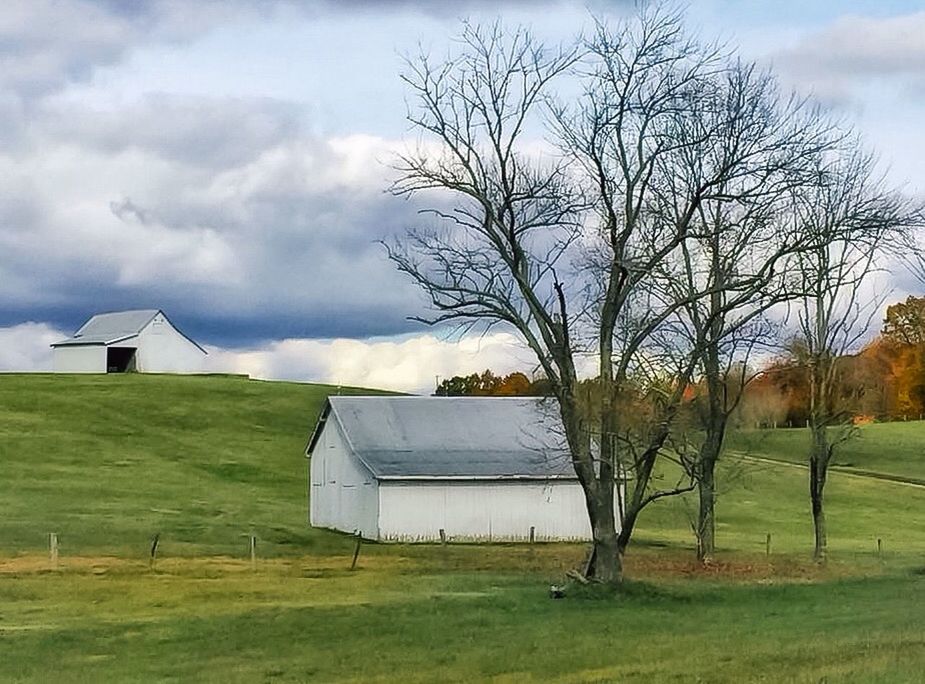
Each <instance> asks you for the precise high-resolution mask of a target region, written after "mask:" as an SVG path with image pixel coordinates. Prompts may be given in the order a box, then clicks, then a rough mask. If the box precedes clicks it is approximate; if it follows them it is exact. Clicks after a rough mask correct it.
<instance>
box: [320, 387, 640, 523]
mask: <svg viewBox="0 0 925 684" xmlns="http://www.w3.org/2000/svg"><path fill="white" fill-rule="evenodd" d="M306 455H307V456H309V457H310V458H311V465H310V468H309V502H310V503H309V508H310V523H311V524H312V525H313V526H315V527H327V528H331V529H335V530H342V531H344V532H359V533H360V534H362V536H363V537H365V538H367V539H376V540H380V541H432V540H437V539H440V534H441V530H443V532H444V534H445V536H446V538H447V539H449V540H460V541H463V540H465V541H522V540H527V539H529V538H530V536H531V528H532V530H533V535H534V538H535V539H536V540H537V541H564V540H575V541H578V540H587V539H590V537H591V527H590V524H589V522H588V513H587V508H586V506H585V498H584V494H583V492H582V489H581V486H580V485H579V483H578V480H577V478H576V476H575V473H574V470H573V468H572V465H571V458H570V456H569V452H568V451H567V449H565V448H564V437H563V435H562V430H561V421H560V419H559V418H558V414H557V411H556V410H555V407H554V406H553V405H551V404H550V402H549V401H548V400H542V399H537V398H520V397H517V398H513V397H512V398H507V397H505V398H501V397H347V396H336V397H329V399H328V401H327V403H326V404H325V407H324V409H323V411H322V414H321V417H320V418H319V421H318V423H317V425H316V426H315V429H314V431H313V433H312V435H311V438H310V440H309V443H308V447H307V449H306ZM615 489H616V492H615V497H614V498H615V500H616V501H621V500H622V491H621V490H620V487H619V486H618V487H616V488H615Z"/></svg>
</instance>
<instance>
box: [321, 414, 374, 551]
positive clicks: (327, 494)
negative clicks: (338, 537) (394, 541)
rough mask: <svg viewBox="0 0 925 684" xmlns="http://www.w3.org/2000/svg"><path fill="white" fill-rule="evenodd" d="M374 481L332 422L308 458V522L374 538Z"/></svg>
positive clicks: (338, 426)
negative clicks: (309, 465)
mask: <svg viewBox="0 0 925 684" xmlns="http://www.w3.org/2000/svg"><path fill="white" fill-rule="evenodd" d="M377 490H378V483H377V482H376V480H375V478H374V477H373V476H372V474H371V473H370V472H369V470H368V469H367V468H366V467H365V466H364V465H363V464H362V463H360V461H359V460H358V459H357V458H356V456H354V455H353V453H352V452H351V450H350V448H349V446H348V445H347V441H346V438H345V437H344V434H343V430H342V429H341V427H340V425H338V424H337V423H336V421H332V423H331V425H329V426H328V429H326V430H324V431H323V433H322V434H321V435H320V439H319V440H318V443H317V446H316V449H315V451H314V452H313V454H312V459H311V486H310V492H309V505H310V523H311V524H312V526H314V527H327V528H330V529H334V530H343V531H345V532H354V531H359V532H360V534H361V535H362V536H363V537H365V538H366V539H378V538H379V530H378V514H379V510H378V509H379V495H378V492H377Z"/></svg>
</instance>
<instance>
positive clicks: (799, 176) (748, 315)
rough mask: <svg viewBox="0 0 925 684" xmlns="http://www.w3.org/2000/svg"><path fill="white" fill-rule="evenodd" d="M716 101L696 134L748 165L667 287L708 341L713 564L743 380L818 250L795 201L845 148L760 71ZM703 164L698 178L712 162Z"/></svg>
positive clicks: (703, 530) (707, 473)
mask: <svg viewBox="0 0 925 684" xmlns="http://www.w3.org/2000/svg"><path fill="white" fill-rule="evenodd" d="M715 98H717V102H716V104H715V105H714V106H712V107H710V108H709V110H708V111H706V112H699V111H698V112H697V120H696V125H697V126H698V127H699V128H700V129H702V130H703V129H706V128H707V127H712V128H714V129H717V130H719V131H720V134H719V135H716V136H715V138H716V148H717V152H715V153H714V154H718V156H719V158H720V159H723V160H730V159H731V160H738V169H737V170H738V172H737V173H735V174H732V175H730V176H729V177H728V178H726V179H724V181H723V182H722V183H721V184H720V185H718V186H717V187H716V189H715V191H714V192H712V193H711V194H710V195H709V196H707V197H705V198H704V199H703V201H701V202H700V203H699V205H698V207H697V212H696V215H695V219H694V222H695V227H694V230H693V234H692V236H691V238H690V239H688V240H686V241H685V242H684V243H682V245H681V254H682V256H683V268H682V269H680V273H678V274H675V273H669V274H668V277H667V279H666V282H667V283H668V286H669V287H673V288H674V289H675V290H676V292H677V294H676V295H675V296H676V298H679V299H684V300H685V301H686V304H685V306H684V308H683V309H682V310H681V311H680V312H679V315H681V316H682V317H683V318H684V322H685V325H686V326H687V327H688V328H689V335H690V337H691V338H692V339H695V340H700V345H699V348H700V358H699V360H698V372H699V376H700V379H701V381H702V389H703V390H704V396H703V397H702V400H701V401H700V402H699V403H698V409H699V411H698V415H699V417H700V419H701V427H702V429H703V439H702V441H701V444H700V449H699V458H698V459H697V463H696V469H695V470H696V472H695V479H696V482H697V489H698V493H699V512H698V520H697V524H696V527H695V531H696V536H697V540H698V557H699V558H700V559H701V560H704V561H709V560H710V559H711V558H712V556H713V553H714V550H715V499H716V481H715V469H716V463H717V461H718V459H719V457H720V454H721V452H722V448H723V443H724V439H725V433H726V427H727V424H728V421H729V417H730V415H731V414H732V412H733V411H734V410H735V408H736V406H737V404H738V401H739V399H740V397H741V396H742V392H743V389H744V384H745V383H746V382H747V381H748V379H749V376H748V375H747V374H745V373H741V372H736V371H737V370H738V369H741V368H742V367H743V366H746V365H747V364H748V360H749V357H750V355H751V353H752V352H753V350H754V349H755V348H756V347H757V346H762V345H764V346H765V347H767V345H768V342H769V339H768V337H769V333H770V332H771V330H772V329H773V326H771V325H769V321H768V320H767V319H766V318H765V314H766V313H767V312H768V311H769V310H770V309H772V308H773V307H776V306H778V305H779V304H781V303H782V302H785V301H787V300H789V299H792V298H794V297H795V296H797V294H798V292H799V290H798V289H797V288H795V287H794V281H795V279H794V273H795V257H796V256H797V255H799V254H800V253H801V252H802V251H805V250H807V249H811V248H813V247H814V246H815V244H816V237H815V236H813V235H811V234H809V233H807V232H806V231H804V230H802V229H801V226H799V225H798V224H797V223H796V222H795V221H794V220H793V217H792V210H791V207H790V203H789V202H788V201H787V198H789V197H790V196H791V195H792V194H793V193H795V192H798V191H799V189H800V188H802V187H804V186H805V185H806V184H807V183H808V182H811V181H812V179H813V177H814V172H815V169H816V167H817V164H818V160H819V158H820V156H821V155H823V154H825V153H826V152H827V151H830V150H831V149H832V148H833V147H834V146H835V145H836V144H837V141H838V139H839V135H838V134H837V132H836V131H835V130H834V127H833V126H832V124H831V123H830V122H829V121H828V120H827V118H826V117H825V116H823V115H822V114H821V113H820V111H819V110H818V109H817V108H815V107H813V106H811V105H809V104H808V103H807V101H806V100H801V99H796V98H794V97H792V96H791V97H790V98H784V97H782V96H781V94H780V93H779V90H778V88H777V85H776V83H775V81H774V79H773V77H772V76H771V75H770V74H769V73H767V72H760V71H758V70H757V69H756V67H755V66H754V65H750V64H743V63H738V64H737V65H736V66H735V67H734V68H731V69H729V70H728V71H727V72H726V74H725V78H724V81H723V84H722V87H721V88H718V89H717V92H716V94H715ZM694 163H695V164H696V166H695V167H694V170H693V171H692V173H696V172H697V171H698V170H699V169H700V168H701V167H702V165H703V161H702V160H700V159H697V160H695V162H694ZM679 275H680V276H681V277H678V276H679ZM698 293H702V295H703V296H698Z"/></svg>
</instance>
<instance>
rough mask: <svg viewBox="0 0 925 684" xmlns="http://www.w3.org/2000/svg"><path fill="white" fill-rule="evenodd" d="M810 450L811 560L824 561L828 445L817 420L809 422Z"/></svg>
mask: <svg viewBox="0 0 925 684" xmlns="http://www.w3.org/2000/svg"><path fill="white" fill-rule="evenodd" d="M810 431H811V432H812V440H813V443H812V450H811V452H810V458H809V497H810V503H811V505H812V513H813V534H814V545H813V558H814V559H815V560H816V561H817V562H820V563H824V562H825V560H826V552H827V538H826V522H825V481H826V472H827V468H828V457H829V443H828V435H827V434H826V427H825V425H824V424H822V423H821V422H820V421H818V419H815V418H813V419H811V420H810Z"/></svg>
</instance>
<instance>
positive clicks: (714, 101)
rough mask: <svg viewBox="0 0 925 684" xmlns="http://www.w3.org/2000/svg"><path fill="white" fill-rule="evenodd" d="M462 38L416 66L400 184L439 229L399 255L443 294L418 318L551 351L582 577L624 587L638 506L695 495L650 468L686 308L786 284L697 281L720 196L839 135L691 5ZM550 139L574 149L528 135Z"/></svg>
mask: <svg viewBox="0 0 925 684" xmlns="http://www.w3.org/2000/svg"><path fill="white" fill-rule="evenodd" d="M460 46H461V50H460V53H459V55H458V56H456V57H452V58H450V59H448V60H446V61H440V62H438V63H435V62H433V61H432V60H431V59H429V58H428V57H427V56H420V57H418V58H416V59H413V60H409V62H408V67H407V71H406V73H405V75H404V77H403V78H404V79H405V81H406V83H407V84H408V86H409V87H410V89H411V91H412V93H413V94H414V97H415V102H414V105H415V106H414V107H413V108H412V111H411V114H410V115H409V118H410V120H411V122H412V124H413V125H414V126H415V128H416V129H417V130H418V131H420V132H421V133H422V134H424V135H426V137H427V140H422V141H421V143H420V144H419V147H418V149H417V150H416V151H415V152H412V153H409V154H406V155H405V156H404V157H403V158H402V159H401V161H400V163H399V164H398V170H399V173H400V178H399V180H398V181H397V182H396V183H395V185H394V186H393V191H394V192H395V193H396V194H398V195H400V196H410V195H427V196H429V197H430V198H431V209H429V210H427V213H429V214H430V215H431V216H432V217H433V218H434V227H432V228H429V229H416V230H412V231H410V232H409V234H408V235H407V237H406V238H405V239H403V240H400V241H398V242H397V243H394V244H392V245H389V246H388V247H389V254H390V257H391V258H392V259H393V260H394V261H395V263H396V264H397V266H398V268H399V269H400V270H401V271H403V272H405V273H407V274H408V275H409V276H411V278H412V279H413V280H414V281H415V282H416V283H417V284H418V285H419V286H420V287H421V288H422V290H423V291H424V292H425V293H426V295H427V296H428V298H429V300H430V304H431V305H432V307H433V310H434V313H433V314H432V315H430V316H424V317H421V320H425V321H426V322H428V323H456V324H459V325H461V326H463V327H465V328H469V327H472V326H480V327H482V328H487V327H490V326H493V325H498V324H503V325H508V326H511V327H513V328H514V329H515V330H517V331H518V333H519V334H520V335H521V337H522V338H523V340H524V341H525V343H526V344H527V345H528V346H529V347H530V348H531V349H532V350H533V352H534V353H535V354H536V357H537V359H538V362H539V364H540V366H541V368H542V370H543V373H544V374H545V375H546V377H547V379H548V382H549V386H550V388H551V390H552V393H553V395H554V397H555V399H556V402H557V405H558V409H559V413H560V415H561V418H562V424H563V427H564V431H565V438H566V441H567V443H568V447H569V449H570V452H571V457H572V462H573V465H574V468H575V472H576V474H577V476H578V479H579V482H580V483H581V485H582V488H583V491H584V494H585V500H586V504H587V509H588V515H589V519H590V522H591V529H592V537H593V545H592V552H591V555H590V559H589V562H588V566H587V568H586V574H587V575H588V576H590V577H594V578H595V579H598V580H600V581H602V582H607V583H614V582H619V581H620V580H621V579H622V562H623V555H624V553H625V551H626V548H627V546H628V545H629V543H630V540H631V538H632V534H633V532H634V530H635V527H636V523H637V521H638V518H639V515H640V513H641V512H642V510H643V509H644V508H645V507H646V506H647V505H648V504H650V503H652V502H653V501H656V500H658V499H660V498H663V497H665V496H670V495H673V494H677V493H680V492H683V491H688V490H690V489H691V488H692V487H693V483H692V482H691V481H689V480H688V481H682V482H678V483H676V484H675V485H673V486H669V487H666V488H663V489H659V488H657V487H656V486H655V485H656V484H657V483H656V482H655V480H654V479H653V475H654V473H655V472H656V464H657V462H658V460H659V459H660V458H663V457H666V456H670V454H668V453H667V452H668V451H669V450H668V449H666V448H665V447H666V440H668V438H669V436H670V432H671V425H672V422H673V421H674V418H675V416H676V415H677V413H678V410H679V407H680V405H681V401H682V397H683V395H684V392H685V390H686V388H687V387H688V385H689V383H690V380H691V377H692V374H693V372H694V370H695V368H696V367H697V365H698V364H699V363H700V362H701V359H702V355H703V350H704V345H705V341H706V340H707V336H706V335H705V334H702V332H697V331H696V330H695V332H694V334H693V335H690V334H687V333H689V332H690V330H691V328H690V327H689V326H688V327H687V328H685V326H684V323H683V320H682V319H683V312H685V311H686V310H687V309H686V307H689V306H690V305H692V304H693V303H695V302H699V301H701V300H702V299H703V298H704V297H709V296H710V294H711V293H713V292H714V291H716V290H718V289H720V290H724V291H727V292H729V293H730V294H729V295H728V296H729V299H730V300H731V301H739V297H740V295H741V293H738V292H736V290H735V288H736V287H739V288H740V289H741V290H742V291H743V292H745V291H747V292H749V293H750V294H749V295H748V296H751V297H754V293H755V292H756V291H757V290H760V287H761V283H766V282H767V281H768V279H769V278H771V277H773V276H770V275H768V274H763V272H762V273H759V274H758V275H755V273H753V272H751V271H749V273H750V274H751V275H750V276H749V277H748V278H743V279H741V280H740V279H738V277H736V278H735V279H733V280H730V281H729V282H726V281H724V282H721V283H717V282H716V279H711V278H702V277H701V275H702V274H700V273H697V274H696V275H691V269H692V268H695V264H694V261H693V260H692V259H691V254H692V251H693V250H694V249H695V244H699V242H698V241H702V240H704V239H709V235H710V234H711V233H710V231H711V230H713V229H712V228H708V226H707V223H706V222H705V221H704V220H703V218H704V216H705V214H704V211H705V207H707V205H709V204H717V203H719V204H723V203H733V202H737V203H738V204H739V206H741V207H747V206H748V205H749V203H750V202H752V203H757V202H759V198H761V197H768V196H773V195H775V194H780V193H781V192H782V191H783V189H785V188H787V187H788V185H787V184H788V183H792V182H794V181H793V178H794V177H796V176H798V175H799V174H796V173H795V172H794V169H795V167H796V166H797V164H796V160H799V159H802V158H803V157H805V156H807V155H809V154H810V153H811V152H812V150H813V149H814V148H816V147H818V145H819V144H820V143H819V141H820V140H821V139H822V138H823V137H824V136H823V135H822V131H820V130H818V129H817V128H816V127H815V123H814V122H813V121H812V120H811V119H810V120H808V122H804V119H803V117H802V114H801V112H799V111H796V110H795V109H793V108H791V109H790V110H788V109H787V107H786V106H783V107H782V105H781V103H780V102H779V101H778V99H777V96H776V93H775V92H774V91H773V88H770V87H769V81H767V79H766V78H765V77H764V76H761V75H759V74H756V73H755V71H754V70H753V69H751V68H746V67H742V65H740V64H738V63H735V62H734V61H732V60H730V59H729V58H728V57H727V56H726V55H724V54H723V53H722V52H721V51H720V50H718V49H717V48H716V47H715V46H711V45H703V44H702V43H699V42H698V41H695V40H692V39H690V38H688V37H687V36H686V35H685V33H684V31H683V27H682V23H681V18H680V16H679V15H677V14H674V13H671V12H666V11H664V10H662V9H660V8H658V7H656V8H655V9H651V10H650V9H642V10H641V11H640V12H639V13H638V14H637V15H636V16H635V17H633V18H631V19H629V20H627V21H626V22H624V23H622V24H620V25H619V26H617V27H616V28H614V29H612V28H611V27H609V26H606V25H604V24H602V23H600V24H598V25H597V26H596V27H595V31H594V33H593V35H592V37H591V38H590V39H588V40H586V41H583V42H582V43H581V45H580V47H579V48H577V49H557V50H549V49H546V48H545V47H544V46H542V45H540V44H538V43H537V42H536V41H535V40H534V39H533V38H532V36H530V34H529V33H527V32H525V31H523V30H520V31H516V32H514V33H512V34H510V35H507V34H505V33H504V31H503V30H502V29H501V28H500V27H499V26H498V25H495V26H492V27H488V28H484V27H478V26H470V25H467V26H466V27H465V28H464V31H463V34H462V37H461V40H460ZM566 72H568V73H569V74H571V75H572V76H573V77H575V78H578V79H580V82H581V83H583V85H584V93H583V96H582V97H580V98H578V99H577V100H576V101H575V102H574V103H572V104H569V105H557V104H555V103H554V102H553V101H552V98H551V94H550V90H549V88H550V85H551V84H552V83H553V82H554V80H555V79H556V78H557V77H558V76H560V75H562V74H564V73H566ZM544 122H545V123H546V124H547V125H546V127H545V128H543V126H542V124H543V123H544ZM804 124H805V125H804ZM541 130H545V131H546V133H547V134H548V135H549V136H551V142H553V143H554V146H555V148H556V149H557V150H558V152H556V149H552V150H549V149H546V150H543V151H542V153H537V151H536V150H537V145H536V144H534V145H533V146H531V145H529V144H528V138H529V137H530V135H531V134H532V135H533V136H534V139H535V138H536V132H538V131H541ZM733 190H734V192H735V194H731V193H732V191H733ZM432 191H438V192H437V193H436V194H429V193H431V192H432ZM447 191H449V193H447ZM728 229H729V227H728V226H724V230H728ZM702 265H703V264H702V262H701V261H697V262H696V266H697V267H699V266H702ZM766 270H773V266H772V265H768V266H767V269H766ZM759 271H760V269H759ZM679 279H680V280H682V281H684V282H686V283H689V284H690V287H689V288H686V289H685V288H678V287H676V285H675V283H676V282H677V281H678V280H679ZM732 282H734V283H735V285H731V284H730V283H732ZM749 288H750V289H749ZM741 296H744V295H741ZM711 322H712V321H711V320H710V321H707V326H706V328H704V329H705V330H706V329H709V326H710V324H711ZM586 355H590V356H592V357H593V358H594V359H595V360H596V364H595V365H596V367H597V373H598V377H597V380H596V384H597V389H598V391H599V394H600V397H601V399H600V402H599V404H598V405H597V406H595V407H594V410H593V411H592V412H590V413H589V412H588V411H586V410H582V408H583V405H582V401H581V398H580V395H581V388H580V387H579V378H578V371H577V367H578V363H579V361H581V360H582V358H584V357H585V356H586ZM630 391H634V392H637V393H640V394H642V395H644V396H646V397H647V402H648V405H649V406H651V407H652V409H653V419H652V420H651V421H650V422H649V424H648V425H647V426H646V427H645V429H644V430H633V429H629V427H628V426H627V424H626V421H625V418H624V419H623V420H621V416H620V415H619V412H618V411H617V410H616V409H617V405H618V402H619V401H620V398H621V396H625V395H626V394H627V393H628V392H630ZM631 433H632V434H631ZM595 437H596V439H595ZM595 442H596V443H597V445H598V448H597V449H595V448H593V447H592V444H593V443H595ZM624 471H625V472H627V473H629V474H630V475H631V476H632V479H631V480H630V484H629V491H628V492H627V496H626V499H625V501H622V502H621V503H622V506H620V507H619V513H620V515H619V516H618V515H617V510H616V508H615V498H616V496H615V495H616V494H617V490H616V489H615V480H616V478H617V477H618V474H620V473H622V472H624Z"/></svg>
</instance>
